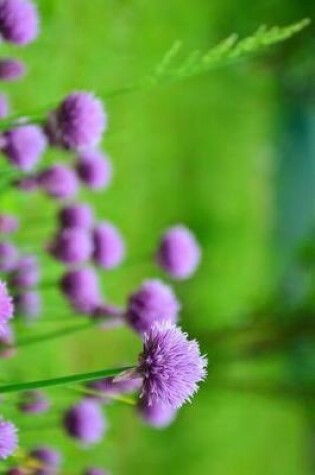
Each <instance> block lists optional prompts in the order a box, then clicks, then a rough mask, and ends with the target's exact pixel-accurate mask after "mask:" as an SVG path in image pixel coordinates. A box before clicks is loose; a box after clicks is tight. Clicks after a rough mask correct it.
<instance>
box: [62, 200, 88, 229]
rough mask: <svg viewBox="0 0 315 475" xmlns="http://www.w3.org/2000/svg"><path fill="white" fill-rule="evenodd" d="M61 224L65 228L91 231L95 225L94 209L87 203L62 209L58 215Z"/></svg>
mask: <svg viewBox="0 0 315 475" xmlns="http://www.w3.org/2000/svg"><path fill="white" fill-rule="evenodd" d="M58 219H59V223H60V225H61V226H62V227H63V228H75V227H77V228H84V229H90V228H91V227H92V225H93V221H94V214H93V210H92V208H91V207H90V206H89V205H87V204H85V203H76V204H73V205H69V206H65V207H64V208H62V209H61V210H60V212H59V215H58Z"/></svg>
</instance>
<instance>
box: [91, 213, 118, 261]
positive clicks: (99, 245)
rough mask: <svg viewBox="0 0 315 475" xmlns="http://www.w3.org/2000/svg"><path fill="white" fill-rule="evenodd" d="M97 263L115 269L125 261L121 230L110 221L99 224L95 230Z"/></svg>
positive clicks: (95, 256)
mask: <svg viewBox="0 0 315 475" xmlns="http://www.w3.org/2000/svg"><path fill="white" fill-rule="evenodd" d="M93 240H94V252H93V259H94V261H95V263H96V264H97V265H98V266H100V267H103V268H104V269H113V268H115V267H117V266H118V265H119V264H121V262H122V261H123V259H124V257H125V253H126V248H125V243H124V240H123V238H122V236H121V234H120V232H119V230H118V229H117V228H116V227H115V226H114V225H113V224H111V223H109V222H102V223H100V224H98V225H97V226H96V227H95V228H94V231H93Z"/></svg>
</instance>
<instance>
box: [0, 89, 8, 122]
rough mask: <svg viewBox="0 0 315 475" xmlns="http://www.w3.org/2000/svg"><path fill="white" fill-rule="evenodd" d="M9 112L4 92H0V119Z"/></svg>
mask: <svg viewBox="0 0 315 475" xmlns="http://www.w3.org/2000/svg"><path fill="white" fill-rule="evenodd" d="M9 113H10V102H9V99H8V96H7V95H6V94H2V93H1V94H0V119H4V118H5V117H7V116H8V115H9Z"/></svg>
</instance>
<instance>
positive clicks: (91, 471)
mask: <svg viewBox="0 0 315 475" xmlns="http://www.w3.org/2000/svg"><path fill="white" fill-rule="evenodd" d="M84 475H110V473H109V472H108V471H107V470H103V469H101V468H88V469H86V470H85V472H84Z"/></svg>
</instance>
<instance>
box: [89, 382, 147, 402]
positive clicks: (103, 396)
mask: <svg viewBox="0 0 315 475" xmlns="http://www.w3.org/2000/svg"><path fill="white" fill-rule="evenodd" d="M88 388H89V389H91V390H92V391H91V394H90V395H88V397H89V398H92V399H97V400H98V401H99V402H103V403H108V402H110V401H111V399H112V397H113V396H118V395H120V394H130V393H133V392H137V391H139V390H140V388H141V378H132V377H131V378H128V379H121V380H119V379H117V378H116V379H115V378H104V379H101V380H99V381H93V382H91V383H89V384H88ZM93 391H95V394H92V392H93Z"/></svg>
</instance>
